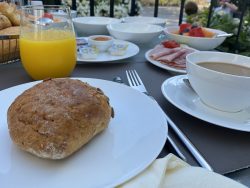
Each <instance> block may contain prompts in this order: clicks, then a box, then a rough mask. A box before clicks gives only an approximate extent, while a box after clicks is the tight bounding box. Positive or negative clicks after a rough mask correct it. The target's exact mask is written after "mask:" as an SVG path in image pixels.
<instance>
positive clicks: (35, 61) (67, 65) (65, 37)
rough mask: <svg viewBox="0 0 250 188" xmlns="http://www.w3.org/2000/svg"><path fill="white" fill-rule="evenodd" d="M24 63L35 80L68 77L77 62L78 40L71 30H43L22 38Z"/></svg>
mask: <svg viewBox="0 0 250 188" xmlns="http://www.w3.org/2000/svg"><path fill="white" fill-rule="evenodd" d="M20 54H21V60H22V64H23V66H24V68H25V70H26V71H27V73H28V74H29V75H30V76H31V77H32V78H33V79H35V80H41V79H45V78H55V77H67V76H69V75H70V74H71V72H72V71H73V69H74V67H75V64H76V40H75V36H74V34H73V33H72V32H70V31H62V30H56V29H54V30H52V29H51V30H43V31H40V32H30V33H24V34H23V35H22V37H21V38H20Z"/></svg>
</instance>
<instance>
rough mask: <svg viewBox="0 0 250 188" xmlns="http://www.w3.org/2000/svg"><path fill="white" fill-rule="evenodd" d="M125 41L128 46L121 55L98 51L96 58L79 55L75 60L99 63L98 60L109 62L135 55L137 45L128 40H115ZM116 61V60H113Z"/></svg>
mask: <svg viewBox="0 0 250 188" xmlns="http://www.w3.org/2000/svg"><path fill="white" fill-rule="evenodd" d="M119 41H120V42H126V43H128V48H127V50H126V53H125V54H124V55H122V56H113V55H110V54H108V53H107V52H102V53H99V54H98V56H97V58H95V59H82V58H80V57H79V55H78V57H77V61H78V62H84V63H100V62H105V63H110V62H111V61H112V62H114V61H117V60H122V59H126V58H129V57H132V56H135V55H136V54H138V53H139V51H140V50H139V47H138V46H137V45H135V44H134V43H132V42H128V41H122V40H115V42H119ZM115 63H117V62H115Z"/></svg>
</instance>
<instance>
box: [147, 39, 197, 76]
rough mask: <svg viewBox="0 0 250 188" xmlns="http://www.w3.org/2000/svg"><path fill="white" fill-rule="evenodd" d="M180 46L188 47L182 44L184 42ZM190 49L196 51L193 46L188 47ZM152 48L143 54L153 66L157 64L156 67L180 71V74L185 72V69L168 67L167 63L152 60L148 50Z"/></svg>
mask: <svg viewBox="0 0 250 188" xmlns="http://www.w3.org/2000/svg"><path fill="white" fill-rule="evenodd" d="M182 46H183V47H185V48H190V47H189V46H187V45H184V44H182ZM190 49H192V50H194V51H198V50H196V49H194V48H190ZM152 50H153V49H151V50H148V51H147V52H146V54H145V58H146V59H147V60H148V62H150V63H152V64H153V65H155V66H157V67H160V68H162V69H165V70H168V71H171V72H175V73H181V74H186V73H187V71H186V69H177V68H174V67H170V66H168V65H165V64H162V63H161V62H159V61H155V60H153V59H152V58H151V57H150V56H149V54H150V52H151V51H152Z"/></svg>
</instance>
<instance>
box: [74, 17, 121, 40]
mask: <svg viewBox="0 0 250 188" xmlns="http://www.w3.org/2000/svg"><path fill="white" fill-rule="evenodd" d="M119 22H121V20H120V19H116V18H109V17H95V16H90V17H77V18H74V19H73V23H74V26H75V30H76V33H77V36H90V35H107V34H108V30H107V25H108V24H111V23H119Z"/></svg>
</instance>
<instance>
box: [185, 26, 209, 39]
mask: <svg viewBox="0 0 250 188" xmlns="http://www.w3.org/2000/svg"><path fill="white" fill-rule="evenodd" d="M189 36H191V37H205V35H204V33H203V31H202V29H201V27H196V28H193V29H191V30H190V31H189Z"/></svg>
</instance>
